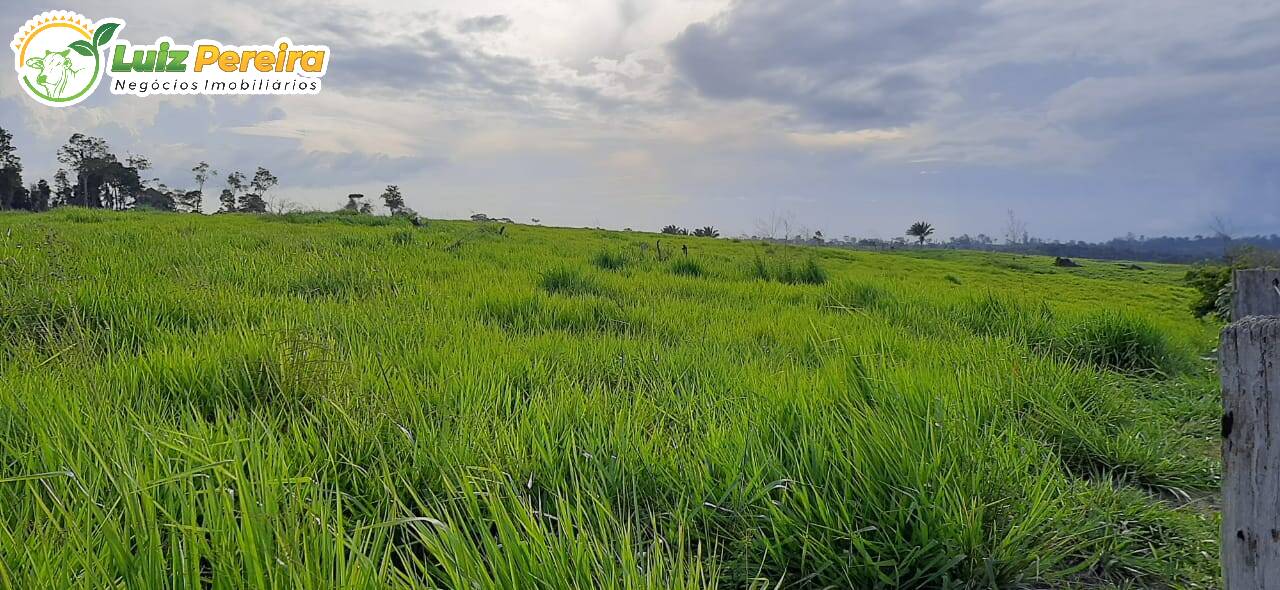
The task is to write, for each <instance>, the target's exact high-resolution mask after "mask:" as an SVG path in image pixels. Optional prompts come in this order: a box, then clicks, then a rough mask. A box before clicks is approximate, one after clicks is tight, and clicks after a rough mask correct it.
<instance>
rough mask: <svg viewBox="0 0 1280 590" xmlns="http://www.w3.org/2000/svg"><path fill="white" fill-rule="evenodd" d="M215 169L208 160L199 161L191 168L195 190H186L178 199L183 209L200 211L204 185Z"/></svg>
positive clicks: (214, 172)
mask: <svg viewBox="0 0 1280 590" xmlns="http://www.w3.org/2000/svg"><path fill="white" fill-rule="evenodd" d="M214 174H217V171H215V170H214V169H213V167H212V166H210V165H209V163H208V162H204V161H201V162H200V163H199V164H196V165H195V166H194V167H192V168H191V175H192V177H193V178H195V181H196V190H193V191H187V192H186V193H185V194H183V195H182V198H181V199H180V201H181V203H180V204H181V205H182V208H183V210H185V211H189V212H191V213H200V212H201V209H202V208H203V206H204V185H205V183H207V182H209V178H210V177H212V176H213V175H214Z"/></svg>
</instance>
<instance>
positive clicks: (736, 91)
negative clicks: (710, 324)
mask: <svg viewBox="0 0 1280 590" xmlns="http://www.w3.org/2000/svg"><path fill="white" fill-rule="evenodd" d="M51 8H63V9H67V10H74V11H77V12H80V13H83V14H84V15H86V16H88V17H90V18H95V19H96V18H104V17H118V18H122V19H124V20H125V21H126V23H127V25H126V27H125V28H124V29H122V30H121V33H120V36H121V37H123V38H126V39H129V40H130V41H133V42H135V43H149V42H152V41H153V40H154V39H155V38H156V37H158V36H161V35H169V36H172V37H174V38H175V40H177V41H179V42H190V41H192V40H194V39H197V38H214V39H218V40H220V41H222V42H224V43H229V44H258V43H271V42H272V41H274V40H275V39H276V38H277V37H278V36H289V37H291V38H292V39H293V41H294V42H295V43H307V44H327V45H329V46H330V47H331V49H332V61H331V63H330V66H329V73H328V75H327V76H326V77H325V79H324V90H323V91H322V92H321V94H319V95H316V96H297V97H266V96H262V97H225V96H222V97H149V98H145V99H144V98H136V97H131V96H115V95H112V94H110V93H109V92H108V91H107V89H106V88H105V87H103V88H100V89H99V91H98V92H97V93H96V94H95V95H94V96H93V97H92V98H90V99H89V100H87V101H86V102H84V103H82V104H81V105H78V106H76V107H72V108H68V109H57V110H55V109H49V108H46V107H42V106H40V105H38V104H36V103H35V102H34V101H32V100H30V99H28V98H27V97H26V96H25V95H23V94H22V92H21V91H20V89H19V88H18V86H17V82H16V80H15V77H14V76H13V75H12V73H11V74H9V75H4V76H0V127H4V128H6V129H9V130H11V131H12V132H13V133H14V135H15V136H16V137H15V142H16V143H17V144H18V146H19V149H20V153H21V156H22V157H23V159H24V162H25V165H26V167H27V177H28V180H32V179H33V178H34V177H38V176H51V175H52V172H53V171H54V169H55V168H56V166H57V163H56V160H55V158H54V152H55V151H56V149H57V147H58V146H59V145H61V144H62V143H64V142H65V141H66V139H67V137H68V136H69V135H70V134H71V133H72V132H75V131H82V132H87V133H91V134H95V135H100V136H102V137H105V138H107V139H108V140H109V141H110V142H111V143H112V144H113V146H115V148H116V149H117V151H118V152H121V153H125V152H135V153H141V154H144V155H147V156H149V157H150V158H151V159H152V160H153V161H154V163H155V173H156V175H158V176H160V177H161V179H162V180H164V181H165V182H166V183H168V184H170V185H171V186H179V187H183V186H189V185H190V184H191V181H190V178H189V177H190V173H189V169H190V168H191V166H192V165H193V164H194V163H195V162H197V161H200V160H208V161H209V162H210V163H211V164H213V166H214V167H215V168H216V169H218V170H222V171H228V170H233V169H242V170H250V171H251V170H252V168H253V167H255V166H258V165H263V166H266V167H268V168H270V169H271V170H272V171H274V172H275V173H276V174H277V175H278V176H279V177H280V179H281V189H280V190H279V193H280V195H279V196H280V197H282V198H288V199H291V200H293V201H296V202H298V203H301V204H304V205H306V206H310V207H322V208H335V207H337V206H338V205H340V204H341V203H342V202H343V201H344V200H345V198H344V196H345V195H346V194H347V193H349V192H362V193H366V194H370V195H376V194H378V193H379V192H380V191H381V188H382V187H383V186H384V185H386V184H390V183H395V184H399V185H400V186H401V187H402V189H403V190H404V191H405V193H406V195H407V197H408V200H409V203H410V205H411V206H413V207H415V208H416V209H418V210H419V211H421V212H423V213H425V214H427V215H430V216H443V217H465V216H467V215H470V214H472V213H476V212H484V213H487V214H489V215H493V216H508V217H512V218H515V219H517V220H520V221H528V220H529V219H530V218H538V219H541V220H542V222H543V223H547V224H556V225H590V226H603V227H613V228H622V227H634V228H636V229H656V228H658V227H661V226H662V225H665V224H667V223H677V224H680V225H688V226H695V225H696V226H702V225H708V224H711V225H716V226H718V227H720V228H722V229H723V230H725V231H726V233H729V234H740V233H752V232H754V230H755V229H756V226H757V222H758V221H760V220H764V219H768V218H777V217H784V218H788V219H790V220H791V221H792V224H793V227H795V228H799V227H804V228H807V229H809V230H814V229H820V230H822V231H823V232H824V233H825V234H827V235H828V236H841V235H854V236H872V237H884V238H887V237H893V236H897V235H900V234H901V233H902V230H904V229H905V228H906V226H907V225H908V224H909V223H910V222H912V221H915V220H917V219H925V220H928V221H931V222H933V223H934V225H936V226H938V228H939V234H940V235H942V236H950V235H956V234H960V233H970V234H977V233H979V232H985V233H988V234H991V235H999V233H1000V232H1001V228H1002V227H1003V226H1004V224H1005V221H1004V220H1005V217H1006V212H1007V211H1008V210H1011V209H1012V210H1014V211H1016V212H1017V215H1018V216H1019V217H1021V218H1023V219H1024V220H1025V221H1026V222H1027V224H1028V227H1029V229H1030V231H1031V233H1032V234H1033V235H1036V236H1040V237H1043V238H1047V239H1073V238H1082V239H1104V238H1109V237H1113V236H1116V235H1123V234H1125V233H1128V232H1133V233H1135V234H1145V235H1158V234H1181V235H1194V234H1207V233H1211V231H1212V229H1213V226H1214V225H1215V222H1214V220H1215V219H1219V220H1222V223H1223V224H1225V225H1227V226H1228V227H1229V228H1230V229H1231V230H1232V231H1234V232H1236V233H1241V234H1247V233H1273V232H1280V99H1278V97H1280V3H1277V2H1275V1H1274V0H1267V1H1251V0H1226V1H1224V2H1205V1H1203V0H1098V1H1093V0H1088V1H1072V0H992V1H986V2H980V1H977V0H966V1H942V2H918V1H905V2H899V3H891V2H888V1H885V0H857V1H845V0H789V1H786V2H779V1H774V0H751V1H744V2H733V1H730V2H726V1H724V0H537V1H533V0H528V1H516V2H511V1H507V2H500V1H496V0H419V1H405V0H398V1H381V2H376V3H375V2H355V1H334V0H312V1H308V2H291V1H286V2H277V1H273V2H264V1H260V0H259V1H254V2H233V1H221V0H200V1H193V0H172V1H169V2H163V3H161V2H152V3H121V2H115V1H112V2H106V1H64V2H61V3H60V4H59V5H57V6H52V5H47V4H46V3H44V2H32V1H31V0H5V1H4V6H3V8H2V9H0V29H3V31H5V32H4V33H3V34H4V35H6V37H5V38H6V39H7V38H8V37H7V35H10V34H11V33H10V31H15V30H16V29H17V28H18V27H19V26H20V25H21V24H22V23H24V22H25V21H26V20H27V19H28V18H30V17H31V16H33V15H35V14H36V13H38V12H41V11H43V10H47V9H51ZM219 189H220V186H215V187H213V191H212V192H214V193H216V192H217V190H219Z"/></svg>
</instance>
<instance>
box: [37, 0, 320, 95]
mask: <svg viewBox="0 0 1280 590" xmlns="http://www.w3.org/2000/svg"><path fill="white" fill-rule="evenodd" d="M123 27H124V21H123V20H121V19H117V18H105V19H101V20H99V21H96V22H95V21H91V20H89V19H88V18H86V17H85V16H84V15H81V14H77V13H74V12H68V11H65V10H52V11H48V12H44V13H41V14H39V15H37V16H35V17H34V18H32V19H31V20H28V21H27V22H26V24H24V25H23V26H22V28H20V29H18V32H17V34H15V35H14V36H13V52H14V66H15V69H16V70H17V72H18V82H19V84H20V85H21V86H22V87H23V90H25V91H26V93H27V95H28V96H30V97H31V98H33V99H35V100H36V101H38V102H40V103H42V104H45V105H48V106H52V107H66V106H71V105H74V104H76V103H78V102H80V101H82V100H84V99H85V98H87V97H88V96H89V95H91V94H92V93H93V92H94V90H96V89H97V88H98V86H99V83H101V82H102V80H103V78H107V77H109V78H110V79H111V80H110V83H109V85H110V88H111V93H112V94H126V95H129V94H131V95H134V96H149V95H152V94H316V93H318V92H320V79H321V78H322V77H324V74H325V72H326V71H327V70H328V66H329V48H328V47H326V46H324V45H294V44H293V42H292V41H291V40H290V39H289V38H288V37H280V38H278V39H276V42H275V43H273V44H271V45H244V46H235V45H223V44H222V43H220V42H218V41H214V40H211V39H200V40H197V41H195V42H193V43H191V44H190V45H184V44H180V43H176V42H175V41H174V40H173V38H171V37H167V36H166V37H160V38H158V39H156V41H155V43H151V44H140V45H133V44H131V43H130V42H129V41H127V40H124V39H116V38H115V37H116V34H117V33H118V32H119V31H120V29H121V28H123Z"/></svg>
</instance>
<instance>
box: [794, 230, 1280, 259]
mask: <svg viewBox="0 0 1280 590" xmlns="http://www.w3.org/2000/svg"><path fill="white" fill-rule="evenodd" d="M797 238H798V236H797ZM797 238H793V239H790V240H773V241H786V242H789V243H807V244H814V245H819V244H820V245H827V246H837V247H846V248H859V249H875V250H896V249H908V248H910V249H916V248H927V249H949V250H982V251H986V252H1008V253H1013V254H1038V255H1043V256H1061V257H1063V258H1095V259H1099V260H1133V261H1143V262H1170V263H1193V262H1222V261H1224V260H1227V259H1229V258H1232V257H1235V256H1238V255H1239V254H1240V253H1241V252H1245V251H1262V252H1277V251H1280V235H1277V234H1271V235H1269V236H1246V237H1229V236H1225V235H1213V236H1203V235H1201V236H1193V237H1168V236H1160V237H1155V238H1148V237H1145V236H1142V237H1137V236H1127V237H1123V238H1113V239H1110V240H1107V241H1105V242H1084V241H1079V240H1072V241H1069V242H1057V241H1052V242H1051V241H1043V240H1039V239H1036V238H1028V239H1026V240H1020V241H1018V242H1009V241H1007V240H1005V241H996V240H995V239H992V238H989V237H987V236H983V235H979V236H978V237H976V238H974V237H970V236H967V235H966V236H959V237H955V238H951V239H949V240H947V241H945V242H933V241H930V242H928V243H925V244H922V245H916V244H913V243H911V242H910V241H908V240H905V239H903V238H894V239H892V240H880V239H857V238H846V239H837V240H821V237H820V236H817V237H816V238H809V239H804V240H800V239H797Z"/></svg>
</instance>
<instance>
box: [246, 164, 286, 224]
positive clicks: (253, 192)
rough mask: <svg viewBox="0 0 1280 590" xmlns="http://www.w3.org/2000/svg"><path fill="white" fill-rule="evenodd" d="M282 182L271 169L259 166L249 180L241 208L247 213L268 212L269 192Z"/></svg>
mask: <svg viewBox="0 0 1280 590" xmlns="http://www.w3.org/2000/svg"><path fill="white" fill-rule="evenodd" d="M279 183H280V179H279V178H276V176H275V175H274V174H272V173H271V171H270V170H267V169H266V168H263V167H262V166H258V170H257V171H256V172H254V173H253V179H252V180H250V181H249V184H248V187H247V191H246V192H245V194H244V197H243V198H242V199H241V202H240V210H241V211H244V212H246V213H266V212H267V192H268V191H270V190H271V189H272V188H273V187H275V186H276V185H277V184H279Z"/></svg>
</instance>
